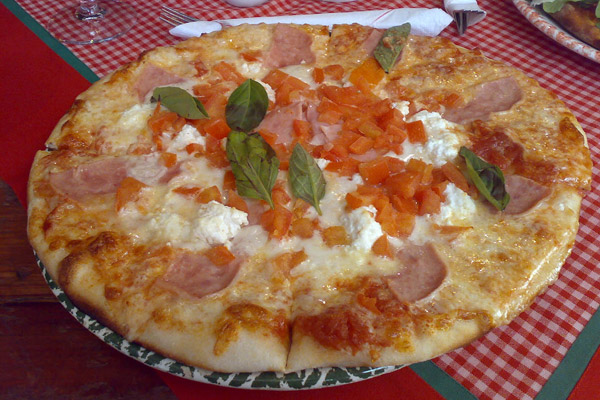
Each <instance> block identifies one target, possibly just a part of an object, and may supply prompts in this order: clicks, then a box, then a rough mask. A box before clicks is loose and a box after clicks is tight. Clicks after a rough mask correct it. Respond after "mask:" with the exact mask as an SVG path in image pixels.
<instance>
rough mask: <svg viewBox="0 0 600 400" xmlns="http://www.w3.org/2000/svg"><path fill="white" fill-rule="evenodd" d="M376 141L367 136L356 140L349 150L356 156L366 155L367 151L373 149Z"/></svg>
mask: <svg viewBox="0 0 600 400" xmlns="http://www.w3.org/2000/svg"><path fill="white" fill-rule="evenodd" d="M373 143H374V140H373V139H370V138H368V137H366V136H361V137H359V138H358V139H356V140H355V141H354V142H353V143H352V144H351V145H350V146H348V150H350V152H351V153H354V154H365V153H366V152H367V151H369V150H371V149H372V148H373Z"/></svg>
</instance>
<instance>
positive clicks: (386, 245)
mask: <svg viewBox="0 0 600 400" xmlns="http://www.w3.org/2000/svg"><path fill="white" fill-rule="evenodd" d="M371 250H373V253H375V254H376V255H378V256H380V257H387V258H392V247H391V246H390V242H389V240H388V237H387V235H381V236H380V237H379V239H377V240H376V241H375V243H373V246H371Z"/></svg>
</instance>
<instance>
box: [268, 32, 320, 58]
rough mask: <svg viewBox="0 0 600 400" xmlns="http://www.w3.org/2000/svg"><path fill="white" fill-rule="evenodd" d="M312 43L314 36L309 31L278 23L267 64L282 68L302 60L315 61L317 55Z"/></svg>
mask: <svg viewBox="0 0 600 400" xmlns="http://www.w3.org/2000/svg"><path fill="white" fill-rule="evenodd" d="M311 45H312V38H311V37H310V35H309V34H308V33H306V32H304V31H302V30H300V29H298V28H294V27H291V26H289V25H282V24H277V25H276V26H275V29H274V31H273V41H272V44H271V48H270V49H269V52H268V54H267V57H266V59H265V65H266V66H267V67H270V68H281V67H285V66H288V65H297V64H301V63H302V62H305V63H307V64H310V63H313V62H315V55H314V53H313V52H312V49H311Z"/></svg>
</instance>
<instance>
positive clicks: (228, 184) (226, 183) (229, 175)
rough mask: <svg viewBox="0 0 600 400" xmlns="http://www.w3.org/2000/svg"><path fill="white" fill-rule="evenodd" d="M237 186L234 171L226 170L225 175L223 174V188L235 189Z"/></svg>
mask: <svg viewBox="0 0 600 400" xmlns="http://www.w3.org/2000/svg"><path fill="white" fill-rule="evenodd" d="M235 188H236V187H235V175H233V171H231V170H227V171H225V175H223V190H235Z"/></svg>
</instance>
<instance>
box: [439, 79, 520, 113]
mask: <svg viewBox="0 0 600 400" xmlns="http://www.w3.org/2000/svg"><path fill="white" fill-rule="evenodd" d="M522 97H523V92H522V91H521V87H520V86H519V82H517V80H516V79H515V78H513V77H512V76H509V77H507V78H501V79H498V80H495V81H491V82H484V83H482V84H479V85H477V86H476V88H475V97H474V98H473V99H472V100H471V101H470V102H469V103H467V105H465V106H464V107H461V108H450V109H448V110H446V112H445V113H444V119H446V120H448V121H451V122H455V123H457V124H467V123H469V122H473V121H475V120H482V121H485V120H487V119H489V117H490V114H491V113H493V112H500V111H506V110H509V109H510V108H511V107H512V106H513V105H514V104H515V103H516V102H518V101H519V100H521V98H522Z"/></svg>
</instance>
